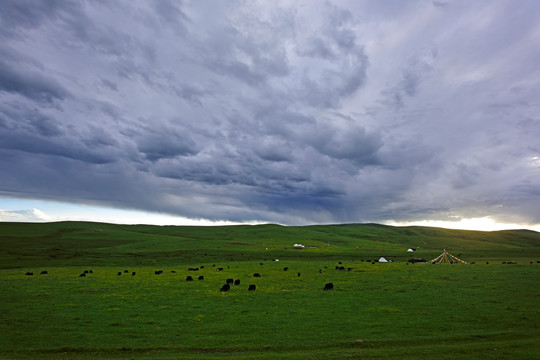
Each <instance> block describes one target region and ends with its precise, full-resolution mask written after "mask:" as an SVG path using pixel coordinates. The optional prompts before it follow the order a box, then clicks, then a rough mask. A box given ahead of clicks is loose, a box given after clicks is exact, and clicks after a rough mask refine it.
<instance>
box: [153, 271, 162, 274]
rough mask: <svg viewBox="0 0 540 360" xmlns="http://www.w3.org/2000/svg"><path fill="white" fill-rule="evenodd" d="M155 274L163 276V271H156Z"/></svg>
mask: <svg viewBox="0 0 540 360" xmlns="http://www.w3.org/2000/svg"><path fill="white" fill-rule="evenodd" d="M154 274H156V275H160V274H163V270H156V271H154Z"/></svg>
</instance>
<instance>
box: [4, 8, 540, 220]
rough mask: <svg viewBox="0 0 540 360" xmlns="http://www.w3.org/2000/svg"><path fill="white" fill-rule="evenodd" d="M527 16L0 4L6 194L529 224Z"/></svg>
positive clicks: (533, 42) (162, 206)
mask: <svg viewBox="0 0 540 360" xmlns="http://www.w3.org/2000/svg"><path fill="white" fill-rule="evenodd" d="M538 10H539V7H538V4H536V3H535V2H522V3H521V5H520V6H519V7H516V6H515V4H514V3H513V2H511V1H500V2H487V1H486V2H484V1H480V2H474V3H463V2H453V1H448V2H446V1H445V2H442V1H434V2H421V1H419V2H415V1H413V2H403V1H380V2H379V1H377V2H373V1H359V2H356V1H355V2H346V1H343V2H341V1H340V2H331V3H330V2H317V3H315V4H310V6H301V5H300V4H296V3H295V2H291V3H287V1H278V2H244V1H227V2H210V1H157V2H152V3H148V2H145V1H127V0H126V1H114V2H107V1H97V2H63V1H48V2H46V4H45V3H43V2H39V1H26V0H25V1H20V0H17V1H11V0H6V1H2V2H1V3H0V20H1V21H0V38H1V39H2V45H0V51H1V53H2V56H1V57H0V165H1V166H0V192H2V193H3V194H10V196H14V197H21V198H42V199H49V200H54V199H56V200H61V201H73V202H79V203H91V204H100V205H105V206H116V207H124V208H134V209H143V210H148V211H159V212H164V213H170V214H177V215H182V216H187V217H194V218H206V219H227V220H233V221H242V220H261V221H272V222H281V223H287V224H304V223H310V222H360V221H385V220H418V219H449V218H459V217H467V216H469V217H470V216H476V217H479V216H492V217H493V218H496V219H499V220H504V219H505V218H506V219H510V218H511V219H512V221H515V222H524V223H527V222H528V223H532V222H538V221H539V220H538V219H539V218H540V212H539V211H538V209H539V208H540V204H539V197H538V188H537V187H535V185H534V184H535V183H536V182H537V181H536V180H537V179H538V176H540V174H539V171H540V161H539V160H538V158H539V156H540V148H538V146H537V145H536V143H537V140H536V139H537V135H538V134H540V125H539V119H538V113H539V110H540V106H539V103H538V89H539V86H540V80H539V79H540V73H539V70H538V66H537V59H538V58H539V56H540V50H539V49H540V44H539V40H538V33H539V31H540V28H539V25H538V24H539V23H540V21H539V20H540V19H539V15H538V14H539V13H540V11H538ZM8 169H9V170H8Z"/></svg>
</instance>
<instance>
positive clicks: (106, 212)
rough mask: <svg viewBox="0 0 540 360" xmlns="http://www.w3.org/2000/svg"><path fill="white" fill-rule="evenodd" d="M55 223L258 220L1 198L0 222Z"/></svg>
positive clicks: (467, 222)
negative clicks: (202, 216)
mask: <svg viewBox="0 0 540 360" xmlns="http://www.w3.org/2000/svg"><path fill="white" fill-rule="evenodd" d="M55 221H91V222H105V223H113V224H127V225H132V224H133V225H134V224H145V225H176V226H180V225H188V226H217V225H256V224H265V223H267V222H261V221H254V220H251V221H243V222H242V221H241V222H234V221H227V220H219V221H213V220H208V219H190V218H186V217H182V216H174V215H170V214H163V213H153V212H145V211H138V210H126V209H115V208H108V207H100V206H92V205H83V204H69V203H59V202H55V201H45V200H22V199H9V198H0V222H55ZM381 223H382V224H385V225H391V226H413V225H417V226H430V227H440V228H447V229H461V230H479V231H497V230H512V229H529V230H534V231H539V232H540V224H534V225H532V224H513V223H501V222H497V221H495V220H493V219H492V218H490V217H487V216H486V217H480V218H469V219H460V220H459V221H442V220H420V221H395V220H391V221H383V222H381Z"/></svg>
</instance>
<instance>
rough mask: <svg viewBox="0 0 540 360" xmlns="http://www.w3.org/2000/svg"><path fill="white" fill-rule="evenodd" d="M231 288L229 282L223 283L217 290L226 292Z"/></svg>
mask: <svg viewBox="0 0 540 360" xmlns="http://www.w3.org/2000/svg"><path fill="white" fill-rule="evenodd" d="M230 289H231V285H229V284H223V286H222V287H221V289H220V290H219V291H220V292H227V291H229V290H230Z"/></svg>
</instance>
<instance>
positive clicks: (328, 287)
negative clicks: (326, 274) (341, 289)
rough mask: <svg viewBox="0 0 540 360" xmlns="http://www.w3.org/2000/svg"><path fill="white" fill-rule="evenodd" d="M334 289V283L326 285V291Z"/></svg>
mask: <svg viewBox="0 0 540 360" xmlns="http://www.w3.org/2000/svg"><path fill="white" fill-rule="evenodd" d="M333 288H334V284H333V283H326V284H324V290H332V289H333Z"/></svg>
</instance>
